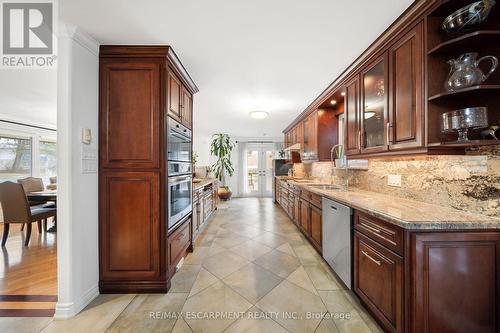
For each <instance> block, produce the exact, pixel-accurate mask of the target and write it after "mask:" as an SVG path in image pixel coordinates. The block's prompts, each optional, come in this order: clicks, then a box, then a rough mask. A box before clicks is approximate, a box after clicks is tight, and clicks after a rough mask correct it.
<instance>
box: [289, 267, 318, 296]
mask: <svg viewBox="0 0 500 333" xmlns="http://www.w3.org/2000/svg"><path fill="white" fill-rule="evenodd" d="M286 280H287V281H288V282H291V283H293V284H296V285H297V286H299V287H301V288H304V289H305V290H307V291H309V292H311V293H313V294H315V295H318V292H317V291H316V288H314V285H313V283H312V281H311V279H310V278H309V275H307V273H306V271H305V269H304V267H303V266H300V267H299V268H297V269H296V270H295V271H294V272H293V273H292V274H290V275H289V276H288V277H287V278H286Z"/></svg>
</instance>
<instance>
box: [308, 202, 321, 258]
mask: <svg viewBox="0 0 500 333" xmlns="http://www.w3.org/2000/svg"><path fill="white" fill-rule="evenodd" d="M310 208H311V240H312V243H313V245H314V247H315V248H316V249H317V250H318V251H319V252H322V247H321V244H322V225H323V223H322V212H321V209H319V208H317V207H315V206H313V205H311V206H310Z"/></svg>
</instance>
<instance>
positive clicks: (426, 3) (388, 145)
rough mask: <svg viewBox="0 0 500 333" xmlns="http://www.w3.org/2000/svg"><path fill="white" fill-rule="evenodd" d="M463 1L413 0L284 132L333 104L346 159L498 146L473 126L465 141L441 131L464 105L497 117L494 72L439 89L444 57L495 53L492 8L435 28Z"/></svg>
mask: <svg viewBox="0 0 500 333" xmlns="http://www.w3.org/2000/svg"><path fill="white" fill-rule="evenodd" d="M469 3H470V2H468V1H458V0H457V1H449V0H422V1H414V2H413V3H412V5H411V6H410V7H409V8H408V9H407V10H406V11H405V12H404V13H403V14H402V15H401V16H400V17H399V18H398V19H397V20H396V21H395V22H393V23H392V24H391V25H390V26H389V27H388V28H387V30H386V31H384V32H383V33H382V34H381V35H380V36H379V37H378V38H377V39H376V40H374V42H373V43H372V44H371V45H370V46H369V47H368V48H367V49H366V50H365V51H364V52H363V54H362V55H361V56H360V57H358V58H356V59H354V60H353V62H352V63H351V65H350V66H348V67H347V68H346V69H345V70H344V71H343V72H342V74H340V75H339V76H338V77H337V78H335V80H334V81H333V82H332V83H331V84H330V85H329V86H328V87H327V88H326V89H325V90H324V91H323V92H322V93H321V94H320V95H319V96H318V97H317V98H316V99H315V100H314V101H312V102H311V103H309V106H308V107H307V108H306V109H305V110H303V111H302V112H301V113H300V115H299V116H298V117H297V118H296V119H295V120H294V121H293V122H292V123H291V124H289V125H288V126H287V127H286V128H285V129H284V130H283V133H288V132H290V131H291V130H292V128H295V127H296V126H297V125H298V124H299V123H304V122H307V120H308V117H310V116H311V115H312V114H314V113H316V112H318V111H319V110H322V109H324V107H325V106H327V107H331V105H330V102H332V104H333V105H335V104H338V105H340V104H344V110H345V111H344V113H345V115H344V116H345V117H344V118H345V120H344V121H345V131H344V143H345V148H346V149H345V151H346V153H347V155H348V157H349V158H351V159H361V158H371V157H374V158H377V157H383V156H403V155H408V156H413V155H417V154H419V155H421V154H426V155H457V154H465V152H466V150H467V149H468V148H471V147H477V146H485V145H498V140H491V137H490V138H487V137H482V136H481V130H480V129H475V130H472V129H471V130H469V132H468V138H469V140H468V141H467V142H463V141H458V140H457V138H458V134H457V132H456V131H451V132H449V133H444V132H443V131H442V130H441V125H442V121H443V115H444V114H445V113H447V112H450V111H454V110H459V109H464V108H467V107H471V106H478V105H480V106H484V107H487V109H488V111H487V112H488V122H489V124H498V122H499V121H500V113H498V112H497V111H496V110H498V108H499V105H500V104H499V102H498V101H499V99H498V92H499V91H500V75H499V74H498V73H499V71H498V70H497V71H496V72H494V73H493V74H492V75H491V76H489V77H488V78H487V79H486V81H485V82H484V83H482V84H480V85H477V86H472V87H467V88H463V89H459V90H456V91H447V90H446V89H445V88H444V83H445V82H446V80H447V77H448V75H449V70H450V66H449V64H448V61H449V60H450V59H457V57H459V56H460V55H461V54H463V53H465V52H477V53H478V54H480V56H482V55H492V56H496V57H497V58H498V57H500V42H499V41H500V40H499V38H498V36H499V31H500V10H498V8H497V7H495V8H493V9H492V10H491V13H490V15H489V16H488V19H487V21H486V22H483V23H484V24H482V25H477V26H475V27H471V29H470V30H468V29H466V30H467V31H465V30H464V31H460V32H456V33H454V34H449V33H446V32H445V31H444V30H443V29H442V22H443V21H444V20H445V18H446V17H447V16H448V15H450V14H451V13H453V12H454V11H456V10H459V9H460V8H462V7H463V6H464V5H465V4H469ZM483 70H486V67H485V68H484V69H483ZM339 96H342V98H340V97H339ZM325 138H327V139H328V136H324V137H321V136H320V139H319V140H318V142H321V141H322V140H324V139H325ZM305 141H307V140H306V139H305ZM340 141H342V140H340ZM319 160H322V159H321V158H320V159H319Z"/></svg>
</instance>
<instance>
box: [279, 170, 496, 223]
mask: <svg viewBox="0 0 500 333" xmlns="http://www.w3.org/2000/svg"><path fill="white" fill-rule="evenodd" d="M281 179H282V180H287V181H288V182H291V183H292V184H294V185H296V186H299V187H301V188H304V189H306V190H308V191H310V192H312V193H316V194H319V195H321V196H323V197H327V198H329V199H332V200H334V201H337V202H339V203H342V204H344V205H346V206H349V207H352V208H354V209H357V210H359V211H362V212H365V213H367V214H370V215H372V216H375V217H377V218H380V219H382V220H385V221H387V222H390V223H393V224H395V225H398V226H400V227H402V228H404V229H412V230H441V229H500V219H499V218H495V217H490V216H485V215H480V214H474V213H469V212H466V211H461V210H458V209H454V208H449V207H442V206H438V205H433V204H428V203H424V202H419V201H415V200H409V199H403V198H398V197H394V196H389V195H385V194H380V193H376V192H370V191H364V190H360V189H356V188H349V189H348V191H331V190H322V189H318V188H314V187H312V186H309V185H308V184H306V183H300V182H296V181H293V180H290V179H289V178H288V179H285V178H281Z"/></svg>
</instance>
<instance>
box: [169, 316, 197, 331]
mask: <svg viewBox="0 0 500 333" xmlns="http://www.w3.org/2000/svg"><path fill="white" fill-rule="evenodd" d="M172 333H193V330H192V329H191V327H189V325H188V324H187V323H186V322H185V321H184V319H182V318H179V319H177V321H176V322H175V326H174V329H173V330H172Z"/></svg>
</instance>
